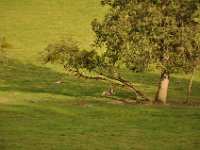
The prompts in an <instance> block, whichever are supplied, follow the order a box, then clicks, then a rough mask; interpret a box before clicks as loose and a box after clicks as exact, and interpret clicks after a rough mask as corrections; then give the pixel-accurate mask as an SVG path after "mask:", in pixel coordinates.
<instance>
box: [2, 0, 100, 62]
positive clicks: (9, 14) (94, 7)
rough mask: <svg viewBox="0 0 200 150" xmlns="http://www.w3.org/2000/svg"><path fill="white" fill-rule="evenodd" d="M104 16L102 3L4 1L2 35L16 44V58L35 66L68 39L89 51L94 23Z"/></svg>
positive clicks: (69, 0) (46, 0)
mask: <svg viewBox="0 0 200 150" xmlns="http://www.w3.org/2000/svg"><path fill="white" fill-rule="evenodd" d="M102 13H103V9H102V7H100V3H99V1H98V0H84V1H74V0H42V1H41V0H14V1H13V0H1V1H0V18H1V24H0V35H5V36H7V37H8V38H9V40H10V42H12V43H13V47H14V48H15V49H14V50H13V51H12V53H11V54H12V57H14V58H16V59H20V61H24V62H30V63H35V62H37V59H38V52H40V51H41V50H43V49H44V47H45V46H46V45H47V44H48V43H50V42H52V41H54V40H58V39H60V38H61V37H63V36H66V35H71V36H73V37H74V38H75V39H76V40H77V41H78V42H79V45H80V46H81V47H83V48H88V47H89V46H90V44H91V42H92V38H93V33H92V30H91V25H90V24H91V21H92V20H93V19H94V18H96V17H98V18H99V17H101V16H102Z"/></svg>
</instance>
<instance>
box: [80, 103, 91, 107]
mask: <svg viewBox="0 0 200 150" xmlns="http://www.w3.org/2000/svg"><path fill="white" fill-rule="evenodd" d="M77 105H78V106H81V107H92V106H93V104H90V103H84V102H80V103H77Z"/></svg>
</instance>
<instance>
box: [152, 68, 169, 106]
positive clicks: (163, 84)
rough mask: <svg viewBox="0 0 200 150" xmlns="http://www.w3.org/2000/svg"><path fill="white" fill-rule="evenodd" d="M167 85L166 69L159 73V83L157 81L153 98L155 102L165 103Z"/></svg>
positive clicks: (167, 75)
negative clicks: (156, 89)
mask: <svg viewBox="0 0 200 150" xmlns="http://www.w3.org/2000/svg"><path fill="white" fill-rule="evenodd" d="M168 86H169V73H168V72H167V71H164V72H163V73H162V74H161V78H160V83H159V86H158V91H157V95H156V98H155V101H156V102H160V103H163V104H165V103H166V101H167V91H168Z"/></svg>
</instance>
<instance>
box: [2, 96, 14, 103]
mask: <svg viewBox="0 0 200 150" xmlns="http://www.w3.org/2000/svg"><path fill="white" fill-rule="evenodd" d="M10 101H13V99H9V98H1V97H0V103H1V102H10Z"/></svg>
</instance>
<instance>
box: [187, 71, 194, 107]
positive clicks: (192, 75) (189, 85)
mask: <svg viewBox="0 0 200 150" xmlns="http://www.w3.org/2000/svg"><path fill="white" fill-rule="evenodd" d="M194 72H195V69H193V70H192V74H191V76H190V82H189V84H188V89H187V97H186V103H189V100H190V93H191V88H192V82H193V77H194Z"/></svg>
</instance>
